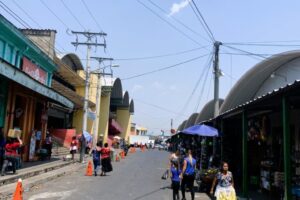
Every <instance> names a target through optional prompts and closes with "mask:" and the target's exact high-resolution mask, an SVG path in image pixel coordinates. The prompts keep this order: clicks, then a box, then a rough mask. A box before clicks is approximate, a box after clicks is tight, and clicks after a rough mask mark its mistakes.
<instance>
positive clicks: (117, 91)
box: [111, 78, 123, 100]
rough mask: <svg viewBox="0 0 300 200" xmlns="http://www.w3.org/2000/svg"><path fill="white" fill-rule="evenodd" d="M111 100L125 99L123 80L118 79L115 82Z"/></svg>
mask: <svg viewBox="0 0 300 200" xmlns="http://www.w3.org/2000/svg"><path fill="white" fill-rule="evenodd" d="M111 98H112V99H118V100H122V99H123V89H122V83H121V79H119V78H117V79H116V80H115V82H114V85H113V88H112V91H111Z"/></svg>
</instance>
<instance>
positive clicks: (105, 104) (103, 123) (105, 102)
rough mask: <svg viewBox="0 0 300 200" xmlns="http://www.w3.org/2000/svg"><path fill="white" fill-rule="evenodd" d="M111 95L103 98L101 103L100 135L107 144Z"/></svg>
mask: <svg viewBox="0 0 300 200" xmlns="http://www.w3.org/2000/svg"><path fill="white" fill-rule="evenodd" d="M109 106H110V94H109V95H107V96H101V102H100V119H99V121H100V122H99V131H98V134H100V135H103V142H104V143H105V142H107V137H108V120H109Z"/></svg>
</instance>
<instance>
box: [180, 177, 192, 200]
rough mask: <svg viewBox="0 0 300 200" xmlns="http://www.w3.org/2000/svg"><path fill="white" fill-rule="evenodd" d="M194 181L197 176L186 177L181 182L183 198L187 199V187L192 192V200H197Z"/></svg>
mask: <svg viewBox="0 0 300 200" xmlns="http://www.w3.org/2000/svg"><path fill="white" fill-rule="evenodd" d="M194 180H195V175H184V176H183V179H182V182H181V192H182V198H183V199H185V187H186V186H187V187H188V188H189V189H190V191H191V196H192V200H194V199H195V191H194Z"/></svg>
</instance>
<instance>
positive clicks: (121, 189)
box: [24, 150, 209, 200]
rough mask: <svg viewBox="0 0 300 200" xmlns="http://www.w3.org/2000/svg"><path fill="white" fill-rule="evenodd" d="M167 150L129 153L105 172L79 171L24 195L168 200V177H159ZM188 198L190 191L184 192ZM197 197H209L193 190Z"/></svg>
mask: <svg viewBox="0 0 300 200" xmlns="http://www.w3.org/2000/svg"><path fill="white" fill-rule="evenodd" d="M168 155H169V153H168V152H165V151H158V150H150V151H146V152H144V153H143V152H140V151H138V152H137V153H134V154H130V155H129V156H127V157H126V159H125V160H121V162H114V163H113V167H114V171H113V172H111V173H109V174H108V176H105V177H101V176H97V177H95V176H91V177H86V176H84V173H85V171H84V170H82V171H79V172H77V173H74V174H72V175H70V176H67V177H62V178H59V179H56V180H54V181H51V182H48V183H46V184H43V185H41V186H39V187H37V188H36V189H35V190H33V191H30V192H27V193H25V194H24V197H25V198H24V199H29V200H37V199H51V200H53V199H72V200H77V199H78V200H84V199H103V200H104V199H105V200H170V199H172V190H171V189H170V180H162V179H161V175H162V174H163V172H164V170H165V169H166V167H167V163H168V162H167V159H168ZM186 197H187V199H190V194H189V193H187V194H186ZM196 199H197V200H200V199H201V200H205V199H209V198H208V197H207V195H206V194H200V193H196Z"/></svg>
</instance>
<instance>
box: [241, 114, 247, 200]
mask: <svg viewBox="0 0 300 200" xmlns="http://www.w3.org/2000/svg"><path fill="white" fill-rule="evenodd" d="M242 129H243V130H242V131H243V136H242V152H243V156H242V157H243V170H242V171H243V185H242V189H243V197H244V198H248V138H247V137H248V130H247V129H248V122H247V116H246V112H245V111H243V113H242Z"/></svg>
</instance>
